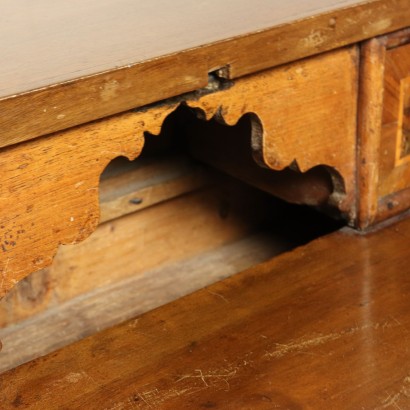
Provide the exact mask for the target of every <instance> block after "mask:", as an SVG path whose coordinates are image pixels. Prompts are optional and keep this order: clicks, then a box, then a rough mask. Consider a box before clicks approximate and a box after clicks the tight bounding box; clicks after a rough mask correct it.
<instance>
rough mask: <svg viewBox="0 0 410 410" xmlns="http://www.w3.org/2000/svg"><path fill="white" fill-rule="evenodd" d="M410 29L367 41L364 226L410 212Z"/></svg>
mask: <svg viewBox="0 0 410 410" xmlns="http://www.w3.org/2000/svg"><path fill="white" fill-rule="evenodd" d="M409 43H410V30H408V29H407V30H403V31H401V32H398V33H395V34H393V35H389V36H383V37H380V38H376V39H373V40H370V41H368V42H366V43H365V44H364V45H363V47H362V59H361V66H362V67H361V75H360V81H361V87H360V100H361V102H360V116H359V117H360V118H359V137H360V162H359V163H360V167H359V169H360V178H359V180H360V186H359V189H360V192H359V197H358V199H359V202H360V205H359V224H360V225H361V226H362V227H366V226H368V225H371V224H372V223H375V222H377V221H380V220H383V219H385V218H387V217H389V216H392V215H395V214H397V213H399V212H402V211H404V210H406V209H408V207H409V201H408V196H409V193H408V192H406V191H407V190H408V189H409V188H410V155H409V132H408V124H409V118H410V110H409V103H410V88H409V84H410V44H409Z"/></svg>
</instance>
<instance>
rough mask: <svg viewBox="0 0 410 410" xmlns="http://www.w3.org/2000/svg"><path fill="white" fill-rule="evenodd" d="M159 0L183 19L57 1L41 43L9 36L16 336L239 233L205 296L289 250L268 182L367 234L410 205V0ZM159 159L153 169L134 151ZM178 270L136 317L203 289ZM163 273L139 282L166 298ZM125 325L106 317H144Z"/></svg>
mask: <svg viewBox="0 0 410 410" xmlns="http://www.w3.org/2000/svg"><path fill="white" fill-rule="evenodd" d="M77 3H78V4H77ZM158 3H159V4H157V5H156V7H157V6H161V7H162V8H163V10H167V13H169V16H168V18H165V17H164V18H163V16H162V14H161V13H158V14H155V7H154V6H150V5H144V6H142V5H140V6H139V7H141V9H138V7H137V6H136V5H133V4H131V3H130V2H127V1H125V0H124V4H123V6H124V7H123V9H122V10H121V7H120V6H119V5H116V6H115V7H114V5H113V4H111V2H110V1H108V0H105V1H103V2H94V1H92V2H88V3H87V4H86V5H83V4H82V3H80V2H77V1H75V5H74V4H73V3H69V2H62V3H61V4H60V5H59V6H58V7H57V6H55V5H54V4H53V3H51V2H50V1H49V0H43V1H42V4H43V6H44V7H47V8H49V13H44V14H42V13H40V11H39V10H38V9H37V7H39V6H36V7H34V6H33V16H31V20H30V19H29V20H27V21H25V23H27V24H28V23H30V22H31V23H32V24H33V27H32V28H31V30H32V36H30V34H27V33H29V31H30V30H27V33H25V34H24V33H23V32H24V29H23V28H22V26H19V30H20V31H19V33H20V34H19V35H15V36H14V37H13V41H11V42H10V43H7V44H4V45H2V46H0V50H2V47H3V53H4V55H6V56H7V61H8V63H7V64H5V65H4V67H3V68H0V79H2V88H0V110H1V115H0V125H1V127H2V133H1V135H0V147H1V150H0V175H1V182H0V297H3V296H5V295H6V293H8V292H10V291H11V293H10V294H9V295H8V296H7V297H6V298H5V299H4V300H3V304H2V305H0V325H2V326H3V327H4V328H3V330H0V339H1V338H2V337H1V335H2V334H3V339H5V340H8V341H9V340H10V338H9V339H7V332H8V330H7V329H8V328H9V327H10V326H12V325H13V324H15V323H17V322H20V321H22V320H26V319H27V318H30V317H31V316H33V315H34V314H39V313H41V312H43V313H44V312H46V311H47V310H48V309H51V308H55V307H56V306H58V305H59V304H60V303H68V302H70V301H71V300H74V299H75V298H79V297H85V296H84V295H87V294H88V293H89V292H91V291H92V290H95V289H100V288H101V289H103V288H104V286H107V285H108V284H109V285H110V286H112V285H113V284H115V283H116V282H118V283H119V282H121V283H128V282H124V281H131V282H132V278H133V277H135V275H142V276H141V277H143V275H144V273H145V272H150V271H152V270H153V269H154V270H155V269H157V268H158V267H159V266H160V265H161V266H163V265H164V266H165V265H167V264H169V265H170V266H171V265H172V264H173V263H176V261H180V260H182V259H183V258H185V259H186V260H188V259H189V258H190V257H191V256H192V255H194V254H197V253H198V252H204V253H205V252H207V251H209V250H210V249H216V248H218V249H222V248H223V247H226V246H228V244H230V243H231V242H235V241H240V240H244V241H245V242H243V243H242V242H241V244H240V245H235V246H237V247H234V248H229V247H228V248H229V249H231V251H229V250H227V249H228V248H226V249H225V248H224V250H219V251H218V252H219V253H218V255H219V256H218V258H220V260H221V261H222V259H223V258H227V259H229V257H228V256H226V255H228V254H229V252H233V253H235V252H243V257H242V259H241V258H237V257H235V258H233V257H232V258H231V259H232V260H231V262H230V263H231V264H232V266H234V267H233V268H232V269H230V270H229V269H227V270H224V271H223V272H222V271H221V272H219V270H218V269H217V268H215V269H214V273H213V275H212V274H211V273H210V272H208V271H207V272H208V273H207V274H206V275H208V278H209V279H207V280H201V281H200V280H198V277H196V278H193V277H192V278H191V280H192V281H193V284H192V286H186V287H185V288H184V289H185V290H184V292H185V293H187V292H189V291H193V290H196V289H198V288H201V287H203V286H205V285H207V284H208V283H210V282H212V281H215V280H217V279H220V278H222V277H225V276H227V275H230V274H232V273H234V272H235V271H237V270H241V269H243V268H245V267H248V265H249V264H253V263H257V262H260V261H261V260H264V259H266V258H270V257H272V256H273V255H274V254H275V253H276V250H274V249H271V248H269V247H270V246H271V242H269V239H267V237H265V236H263V235H262V236H258V238H257V239H252V240H248V239H249V235H251V233H252V234H253V233H254V230H255V229H256V228H255V227H256V226H260V224H263V223H264V221H265V220H266V219H265V218H268V217H269V214H270V212H271V211H270V208H269V205H268V204H269V203H270V202H269V201H270V199H267V198H268V197H267V196H266V195H265V194H261V193H259V192H258V191H257V190H255V189H254V188H250V187H249V186H248V185H252V186H254V187H256V188H259V189H260V190H262V191H264V192H265V193H268V194H269V195H274V196H276V197H279V198H281V199H283V200H285V201H288V202H291V203H296V204H304V205H309V206H310V207H314V208H317V209H319V210H320V211H321V212H324V213H326V214H330V215H332V216H333V217H334V218H336V219H337V220H339V221H344V222H343V223H345V224H347V225H350V226H351V227H353V228H354V229H358V230H363V231H365V232H366V230H368V229H369V228H372V227H373V226H374V225H375V224H377V223H379V222H382V221H385V220H386V219H388V218H390V217H393V216H396V215H400V214H402V213H403V212H405V211H406V210H407V209H409V208H410V162H409V158H410V148H409V147H410V31H409V28H408V27H409V26H410V4H409V2H408V0H372V1H364V2H357V1H353V0H344V1H325V0H317V1H315V4H314V5H312V6H311V8H310V7H308V6H306V5H301V4H298V2H297V1H291V2H290V3H289V4H288V5H281V4H280V3H279V2H269V1H267V0H266V1H265V0H260V1H259V2H257V3H259V4H258V5H251V4H250V3H249V2H245V1H240V2H238V3H237V4H235V5H229V4H228V2H226V4H222V5H216V4H214V2H213V1H209V2H208V3H209V4H208V5H207V6H208V8H206V7H205V4H203V5H202V7H203V9H201V6H200V5H199V3H198V4H196V5H193V4H191V3H189V2H186V1H185V0H178V1H177V3H175V4H174V6H173V10H170V9H171V8H170V7H169V5H167V4H166V2H165V1H159V2H158ZM256 6H257V7H256ZM75 7H78V8H79V10H77V11H75ZM212 7H213V8H215V7H221V8H222V10H219V12H218V13H216V14H217V15H214V14H215V13H212V10H211V8H212ZM5 10H6V15H8V16H9V21H8V23H7V22H6V24H5V25H4V28H0V34H1V32H2V31H4V35H3V37H4V38H6V37H7V33H8V32H10V33H13V32H14V31H13V30H14V28H13V27H14V25H15V24H16V22H19V23H20V25H21V24H23V23H24V21H23V18H22V16H21V15H20V14H19V11H18V7H17V6H15V4H14V3H13V2H11V1H8V0H7V2H6V5H5ZM81 10H82V11H83V12H84V13H85V14H81V12H80V11H81ZM107 10H108V11H107ZM109 10H111V14H110V12H109ZM178 10H179V13H178ZM182 11H184V12H186V16H185V17H184V16H182V17H181V13H182ZM138 12H139V13H141V15H140V17H138V18H137V17H136V15H134V16H133V15H132V13H138ZM224 12H225V13H226V15H228V14H229V13H231V17H230V19H229V21H231V23H230V24H228V25H227V26H226V27H225V28H224V24H227V21H228V20H226V19H224V18H222V17H221V16H222V15H223V14H224ZM7 13H8V14H7ZM70 13H74V17H72V18H75V19H76V21H75V22H72V21H71V20H70V15H71V14H70ZM87 13H89V15H90V16H92V17H90V24H89V25H87V24H86V23H85V21H83V20H82V19H83V18H85V17H84V16H86V15H87ZM92 13H94V14H92ZM164 13H165V12H164ZM269 13H270V14H269ZM165 14H166V13H165ZM165 14H164V16H165ZM80 16H81V18H80ZM244 16H246V17H248V20H247V19H245V18H244ZM241 18H242V21H243V23H241V24H239V23H238V22H237V21H236V20H235V19H241ZM202 20H204V21H202ZM69 21H71V22H72V23H73V26H72V27H71V28H70V29H69V30H66V29H64V30H62V31H61V32H59V31H58V27H59V25H60V24H63V23H64V24H67V23H68V22H69ZM205 22H207V23H206V24H205ZM137 23H138V24H140V23H141V27H140V28H136V26H137V25H138V24H137ZM213 25H214V26H213ZM159 27H160V28H161V30H160V31H159V32H156V34H155V35H154V34H153V33H154V32H155V28H157V29H158V28H159ZM96 28H98V30H100V31H101V36H100V37H98V38H97V36H96V33H97V32H98V30H97V31H96ZM223 28H224V29H223ZM76 30H77V31H76ZM189 30H190V31H189ZM188 31H189V32H190V33H191V34H192V36H190V35H188V34H187V33H188ZM10 35H11V34H10ZM53 36H55V37H53ZM132 36H135V38H137V39H138V41H137V40H134V41H133V40H132V38H133V37H132ZM155 36H157V37H158V38H157V39H156V40H155V41H154V40H153V39H154V38H155ZM60 42H61V44H60ZM16 48H17V50H16ZM61 49H65V51H64V52H61ZM110 50H111V51H110ZM70 52H71V53H73V55H70ZM93 53H95V54H93ZM110 53H112V54H111V55H110ZM30 58H31V59H33V61H34V62H33V66H32V67H30V61H29V59H30ZM140 155H141V161H140V162H138V160H137V162H135V167H134V165H130V164H127V161H125V160H118V159H116V158H118V157H126V158H127V159H128V160H130V161H133V160H135V159H137V158H138V157H139V156H140ZM192 158H194V160H192ZM197 161H200V163H201V164H202V165H199V163H198V162H197ZM204 164H205V165H204ZM226 174H228V175H229V177H227V176H226ZM101 175H103V177H101ZM232 178H233V179H232ZM235 179H237V180H240V181H242V182H241V183H238V182H235V181H234V180H235ZM243 183H245V185H244V184H243ZM221 192H222V194H221ZM216 197H217V198H218V199H215V198H216ZM221 198H222V199H221ZM227 198H228V199H227ZM227 204H228V205H227ZM227 208H229V212H227V211H226V209H227ZM272 209H273V208H272ZM137 211H138V212H137ZM199 214H201V216H200V217H199V216H198V215H199ZM228 214H229V215H230V217H229V218H228V219H227V215H228ZM183 222H186V223H187V224H186V225H184V226H182V225H183ZM336 225H337V223H336ZM199 229H201V231H200V232H199V231H198V232H196V230H199ZM171 232H173V233H174V234H175V235H176V237H175V238H177V239H175V238H174V239H173V241H175V242H173V245H170V243H171V241H170V240H169V238H168V237H169V236H170V235H171ZM93 233H94V234H93ZM91 234H93V235H91ZM90 235H91V236H90ZM191 235H192V238H191ZM258 235H259V233H258ZM87 238H88V239H87ZM135 238H138V239H135ZM244 238H248V239H246V240H245V239H244ZM83 241H84V242H83ZM263 241H266V243H268V244H269V247H264V246H263V245H262V242H263ZM80 242H82V243H81V244H80ZM148 243H150V246H151V248H148V246H147V244H148ZM235 243H236V242H235ZM74 244H79V245H76V246H74V247H71V246H61V245H74ZM156 246H157V247H158V249H155V247H156ZM272 246H273V245H272ZM273 247H274V246H273ZM268 248H269V249H268ZM285 248H286V247H285ZM152 249H154V250H152ZM234 249H235V250H234ZM240 249H242V250H240ZM224 252H225V253H224ZM116 255H117V256H116ZM138 255H141V256H140V258H141V261H137V262H135V259H136V258H138ZM221 255H225V256H221ZM245 255H246V256H245ZM117 258H120V259H121V262H120V263H117V262H118V261H117V260H116V259H117ZM215 258H216V256H215V255H214V259H215ZM53 260H54V262H53ZM198 260H199V259H198ZM215 260H216V259H215ZM245 260H246V262H245ZM198 263H199V262H198ZM222 265H223V263H222V262H219V265H218V263H216V262H215V266H222ZM187 266H188V265H187ZM189 266H190V269H191V270H192V269H195V266H194V268H193V267H192V266H191V265H189ZM198 269H199V268H198ZM204 272H205V271H204ZM168 274H169V271H163V272H162V273H161V274H158V272H156V275H158V277H160V278H162V279H158V277H157V280H159V282H158V283H159V285H157V286H154V287H155V289H157V288H160V287H161V286H162V287H164V288H167V289H168V288H169V295H168V296H166V297H164V298H163V299H161V298H159V299H158V301H156V302H155V303H152V304H150V303H147V305H146V307H145V308H143V309H142V310H138V309H137V310H135V309H134V310H133V311H132V313H133V314H137V313H141V312H142V311H145V310H148V309H151V308H153V307H155V306H158V305H161V304H162V303H165V302H168V301H170V300H172V299H175V298H177V297H179V296H181V295H182V294H184V292H182V293H178V292H173V291H172V289H173V288H172V284H171V283H170V282H169V281H168V279H167V275H168ZM29 275H31V276H29ZM161 275H163V276H161ZM204 275H205V274H204ZM27 277H29V278H28V279H25V278H27ZM150 280H151V279H150ZM161 280H163V282H161ZM21 281H23V282H21ZM19 282H20V283H19ZM131 282H129V283H131ZM148 282H149V281H147V282H145V281H140V282H135V283H134V285H133V286H142V287H144V286H147V288H146V289H147V292H148V293H149V291H148V288H149V286H150V285H149V283H148ZM194 282H195V284H194ZM16 285H17V286H16ZM24 286H25V287H26V288H24ZM129 286H131V285H129ZM14 287H15V289H13V288H14ZM125 287H126V285H124V286H123V288H125ZM123 288H122V289H123ZM12 289H13V290H12ZM27 289H28V290H27ZM104 289H105V292H106V293H103V292H102V291H101V292H100V293H101V295H103V296H101V298H107V300H108V299H109V297H108V293H109V292H108V290H107V289H108V288H104ZM111 290H112V288H110V291H111ZM33 295H34V296H33ZM150 295H151V294H150ZM155 295H156V296H155V297H157V296H158V295H157V294H155ZM152 297H153V298H154V296H152ZM30 298H31V299H33V300H35V301H34V302H33V300H31V299H30ZM99 300H100V299H99ZM130 300H131V299H130ZM130 303H131V302H130ZM134 303H140V304H141V305H144V303H145V302H144V298H143V297H142V298H140V299H138V302H135V300H134ZM144 309H145V310H144ZM114 316H115V315H113V318H114ZM115 317H116V319H115V320H114V319H112V320H111V319H110V320H108V319H107V320H106V321H105V322H104V326H108V325H111V324H113V323H114V322H115V321H117V320H119V317H121V318H125V317H128V316H127V315H125V316H124V317H122V316H121V315H120V314H119V316H118V315H117V316H115ZM101 323H103V322H101ZM97 328H98V326H94V327H93V329H94V330H97ZM85 334H88V333H87V332H84V335H85ZM73 340H74V339H73ZM66 341H72V340H69V339H66ZM6 351H7V350H6ZM1 354H2V353H0V355H1ZM28 358H29V356H27V357H26V358H25V359H24V360H27V359H28ZM24 360H22V361H24ZM0 403H1V400H0Z"/></svg>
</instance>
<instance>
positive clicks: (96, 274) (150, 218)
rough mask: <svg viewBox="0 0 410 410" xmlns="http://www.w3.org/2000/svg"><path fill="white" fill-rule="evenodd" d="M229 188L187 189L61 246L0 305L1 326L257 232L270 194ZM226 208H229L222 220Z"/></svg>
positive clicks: (247, 189)
mask: <svg viewBox="0 0 410 410" xmlns="http://www.w3.org/2000/svg"><path fill="white" fill-rule="evenodd" d="M220 189H222V188H220ZM224 191H225V194H222V193H221V192H220V190H219V189H215V188H213V189H211V188H209V189H206V190H202V191H199V192H194V193H191V194H187V195H185V196H182V197H179V198H176V199H174V200H172V201H168V202H164V203H162V204H159V205H157V206H154V207H150V208H146V209H144V210H141V211H139V212H136V213H133V214H129V215H127V216H124V217H122V218H118V219H115V220H112V221H110V222H107V223H105V224H102V225H100V226H99V227H98V228H97V230H96V231H95V232H94V234H93V235H91V236H90V237H89V238H87V239H86V240H85V241H84V242H82V243H81V244H78V245H76V246H61V247H60V248H59V250H58V252H57V254H56V256H55V258H54V261H53V264H52V265H51V266H50V267H49V268H47V269H45V270H42V271H38V272H35V273H33V274H32V275H31V277H30V278H29V279H28V280H26V281H25V284H22V285H21V287H20V286H16V287H15V288H14V289H13V291H12V292H11V293H10V294H8V295H7V297H6V298H4V300H2V301H1V302H0V326H7V325H10V324H12V323H16V322H18V321H21V320H22V319H25V318H27V317H30V316H32V315H34V314H36V313H39V312H41V311H44V310H47V309H51V308H52V307H56V306H58V305H59V304H61V303H63V302H66V301H69V300H71V299H74V298H76V297H79V296H81V295H85V294H87V293H90V292H91V293H92V292H93V290H94V289H97V288H100V287H103V286H109V285H111V286H113V285H114V284H115V283H116V282H119V281H121V280H125V279H127V278H129V277H131V276H144V272H146V271H149V270H152V269H154V268H157V267H159V266H163V265H167V264H168V265H169V264H172V263H175V262H177V261H179V260H183V259H186V258H190V257H192V256H193V255H195V254H198V253H200V252H206V251H208V250H209V249H213V248H215V247H218V246H222V245H223V244H225V243H227V242H231V241H234V240H238V239H239V238H241V237H244V236H245V235H248V234H249V233H250V232H252V231H254V230H255V229H257V227H258V224H260V223H262V221H263V219H264V218H266V215H267V209H266V208H267V205H266V203H265V202H264V196H262V195H258V193H257V192H255V191H254V190H252V189H250V188H246V187H242V186H241V185H237V186H236V185H235V186H229V185H227V184H224ZM226 193H229V198H226ZM225 208H226V209H229V213H228V214H227V215H224V218H222V217H221V212H222V211H221V209H225ZM271 212H273V210H272V211H271ZM159 284H160V283H158V285H159ZM27 288H28V289H27ZM35 290H37V293H38V294H37V295H36V294H35ZM164 291H165V289H164ZM0 333H1V332H0ZM0 340H1V337H0Z"/></svg>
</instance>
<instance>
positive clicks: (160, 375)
mask: <svg viewBox="0 0 410 410" xmlns="http://www.w3.org/2000/svg"><path fill="white" fill-rule="evenodd" d="M409 238H410V219H406V220H403V221H401V222H399V223H396V224H394V225H391V226H388V227H384V229H382V230H380V231H378V232H374V233H370V234H368V235H366V236H363V235H360V234H357V233H353V232H352V231H349V230H344V231H341V232H338V233H335V234H331V235H329V236H326V237H322V238H320V239H318V240H315V241H314V242H311V243H310V244H308V245H307V246H304V247H300V248H298V249H296V250H293V251H292V252H288V253H285V254H283V255H281V256H279V257H277V258H275V259H273V260H271V261H270V262H267V263H265V264H262V265H259V266H256V267H254V268H251V269H250V270H248V271H245V272H243V273H242V274H239V275H235V276H233V277H232V278H229V279H227V280H224V281H222V282H219V283H217V284H215V285H213V286H211V287H208V288H205V289H203V290H200V291H198V292H196V293H194V294H192V295H190V296H187V297H184V298H182V299H180V300H178V301H176V302H173V303H171V304H169V305H166V306H164V307H162V308H159V309H156V310H154V311H152V312H150V313H148V314H145V315H142V316H140V317H137V318H135V319H134V320H131V321H129V322H127V323H125V324H123V325H121V326H118V327H115V328H112V329H110V330H107V331H104V332H102V333H100V334H97V335H95V336H93V337H90V338H88V339H86V340H84V341H81V342H79V343H77V344H74V345H71V346H69V347H67V348H64V349H62V350H60V351H58V352H55V353H53V354H51V355H49V356H46V357H44V358H41V359H38V360H36V361H34V362H31V363H28V364H26V365H23V366H21V367H19V368H16V369H14V370H12V371H10V372H6V373H4V374H2V377H1V378H0V387H1V388H0V404H1V407H2V408H4V409H13V408H30V409H44V408H47V409H50V410H51V409H80V408H90V409H151V408H155V409H200V408H217V409H235V410H236V409H252V410H253V409H273V408H285V409H292V410H293V409H295V410H297V409H308V410H309V409H312V410H317V409H334V410H338V409H340V410H349V409H352V410H357V409H365V410H370V409H372V410H374V409H398V408H400V409H406V408H408V407H409V406H410V376H409V374H410V367H409V365H408V363H409V359H410V356H409V354H410V353H409V350H408V343H409V330H408V329H409V326H410V310H409V303H408V299H409V294H410V281H409V275H408V273H407V272H408V270H407V266H408V265H409V263H410V256H409V252H408V240H409Z"/></svg>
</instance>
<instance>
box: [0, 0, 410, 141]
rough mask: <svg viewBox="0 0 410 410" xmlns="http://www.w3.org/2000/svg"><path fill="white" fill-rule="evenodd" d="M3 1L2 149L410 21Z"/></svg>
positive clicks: (250, 5)
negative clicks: (219, 76)
mask: <svg viewBox="0 0 410 410" xmlns="http://www.w3.org/2000/svg"><path fill="white" fill-rule="evenodd" d="M3 3H4V4H2V13H1V17H0V19H1V20H0V36H1V38H2V39H3V40H2V42H1V45H0V55H1V56H2V64H1V67H0V112H1V115H0V128H1V130H2V133H1V137H0V146H6V145H10V144H14V143H17V142H20V141H24V140H28V139H31V138H35V137H38V136H40V135H44V134H47V133H51V132H55V131H59V130H62V129H65V128H68V127H72V126H74V125H78V124H81V123H84V122H88V121H90V120H93V119H97V118H102V117H105V116H108V115H111V114H114V113H118V112H122V111H125V110H128V109H131V108H134V107H140V106H143V105H146V104H148V103H151V102H154V101H159V100H162V99H165V98H168V97H171V96H174V95H178V94H181V93H184V92H188V91H191V90H194V89H198V88H200V87H203V86H205V85H206V83H207V73H208V72H210V71H214V70H217V69H219V68H221V67H228V69H227V70H225V74H226V75H228V76H229V77H230V78H237V77H240V76H243V75H246V74H250V73H254V72H256V71H259V70H263V69H266V68H269V67H273V66H276V65H280V64H283V63H286V62H289V61H294V60H296V59H300V58H303V57H306V56H309V55H313V54H317V53H321V52H323V51H326V50H330V49H334V48H337V47H341V46H343V45H346V44H352V43H354V42H357V41H361V40H363V39H367V38H371V37H373V36H376V35H380V34H384V33H387V32H391V31H394V30H398V29H400V28H403V27H406V26H409V25H410V8H409V7H408V0H369V1H357V0H314V1H312V2H300V1H298V0H290V1H286V2H282V1H279V0H275V1H271V0H256V1H253V2H249V1H246V0H242V1H236V2H219V1H216V0H207V1H205V2H204V1H202V2H192V1H188V0H177V1H173V2H171V3H170V2H168V1H165V0H157V1H153V2H147V1H146V2H141V1H140V2H135V1H130V0H121V1H115V2H114V1H113V0H103V1H101V0H100V1H96V0H92V1H87V2H81V1H79V0H75V1H68V0H65V1H60V2H58V3H56V2H52V1H51V0H42V1H40V2H36V3H35V4H34V3H30V4H28V1H27V0H26V1H25V2H21V1H20V2H15V1H12V0H6V2H3ZM26 3H27V4H26ZM159 84H160V85H161V86H160V87H159V86H158V85H159Z"/></svg>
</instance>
